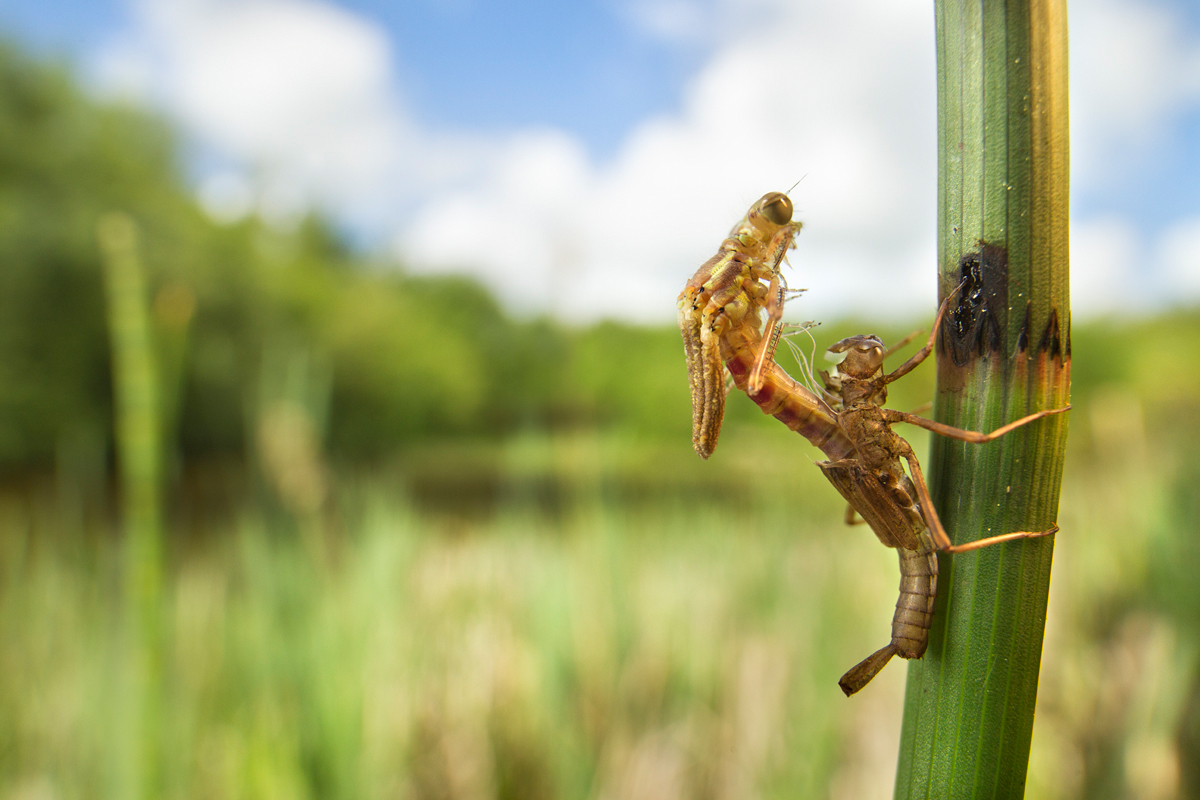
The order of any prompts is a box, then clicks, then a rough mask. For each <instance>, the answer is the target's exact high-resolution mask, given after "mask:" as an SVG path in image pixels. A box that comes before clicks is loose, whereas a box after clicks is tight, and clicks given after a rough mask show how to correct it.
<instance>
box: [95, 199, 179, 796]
mask: <svg viewBox="0 0 1200 800" xmlns="http://www.w3.org/2000/svg"><path fill="white" fill-rule="evenodd" d="M96 236H97V240H98V241H99V244H100V250H101V253H102V255H103V260H104V278H105V288H106V289H107V296H108V324H109V333H110V337H111V347H112V365H113V389H114V395H115V401H116V402H115V409H116V411H115V413H116V425H115V426H114V427H115V430H116V436H117V459H118V462H119V464H120V476H121V483H120V487H121V498H122V506H121V508H122V514H121V516H122V520H123V523H124V530H125V537H124V540H125V544H124V547H125V556H124V559H123V573H122V574H123V583H124V592H123V598H124V610H125V618H124V619H125V623H124V630H123V633H124V636H125V637H126V642H125V644H126V647H127V648H128V653H127V657H128V662H127V664H126V667H125V669H123V670H121V672H120V674H121V676H122V678H123V680H122V682H121V683H122V685H121V686H120V687H119V689H118V691H117V692H116V694H115V702H116V708H115V709H114V711H115V712H116V714H117V719H115V720H113V723H114V729H115V730H116V731H117V732H118V734H117V736H118V741H121V742H123V743H125V744H126V745H127V746H128V748H129V751H128V752H126V753H124V754H122V757H121V758H120V760H119V766H118V769H119V771H120V774H119V776H117V777H116V780H117V782H118V785H119V786H120V787H121V794H123V795H125V796H128V797H144V798H150V797H157V796H159V794H160V791H159V790H160V775H159V774H158V772H159V769H160V767H161V763H162V753H161V751H160V738H161V727H162V719H161V716H162V711H163V709H162V705H161V701H162V686H163V680H162V659H161V651H162V646H163V637H162V622H163V620H162V616H161V604H162V595H163V586H162V583H163V574H162V569H163V565H162V560H163V544H162V509H161V489H162V457H163V449H162V421H161V408H160V396H159V376H158V373H157V369H156V364H155V357H154V343H153V341H152V338H151V333H150V320H149V311H148V302H147V291H146V280H145V273H144V270H143V268H142V264H141V261H140V260H139V258H138V243H137V226H136V225H135V223H134V221H133V219H132V218H130V217H129V216H128V215H125V214H121V213H116V212H114V213H110V214H108V215H106V216H105V217H103V218H102V219H101V220H100V221H99V223H98V224H97V226H96Z"/></svg>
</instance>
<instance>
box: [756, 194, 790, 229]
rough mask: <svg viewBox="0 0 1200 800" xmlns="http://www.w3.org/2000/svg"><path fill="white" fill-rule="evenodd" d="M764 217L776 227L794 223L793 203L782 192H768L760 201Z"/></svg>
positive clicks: (759, 204)
mask: <svg viewBox="0 0 1200 800" xmlns="http://www.w3.org/2000/svg"><path fill="white" fill-rule="evenodd" d="M758 209H759V211H761V212H762V215H763V216H764V217H766V218H767V219H768V220H770V221H771V222H773V223H775V224H776V225H787V224H788V223H789V222H791V221H792V201H791V200H790V199H788V196H787V195H786V194H783V193H781V192H768V193H767V194H765V195H763V198H762V199H761V200H759V201H758Z"/></svg>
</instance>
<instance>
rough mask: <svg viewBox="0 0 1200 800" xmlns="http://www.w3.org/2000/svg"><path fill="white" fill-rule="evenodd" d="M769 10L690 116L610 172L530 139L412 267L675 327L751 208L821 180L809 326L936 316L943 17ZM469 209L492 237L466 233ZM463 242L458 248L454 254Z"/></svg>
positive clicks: (442, 221)
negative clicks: (688, 285) (937, 39)
mask: <svg viewBox="0 0 1200 800" xmlns="http://www.w3.org/2000/svg"><path fill="white" fill-rule="evenodd" d="M753 10H754V12H755V15H757V16H756V17H755V18H757V19H758V20H760V21H761V20H763V19H772V20H773V24H771V25H765V26H764V25H759V26H755V27H753V28H750V27H746V26H741V28H739V26H738V25H732V26H731V27H732V28H733V29H735V31H736V32H735V34H732V39H731V40H730V41H729V42H727V43H725V44H724V45H723V46H722V47H721V48H719V50H718V51H717V52H716V53H715V54H714V56H713V57H712V59H711V60H710V61H709V62H708V64H707V65H706V66H705V67H704V68H703V69H702V70H701V72H700V73H699V74H698V75H697V76H696V77H695V79H694V80H693V81H692V83H691V85H690V86H689V87H688V90H687V93H686V97H685V99H684V103H683V108H682V110H681V112H680V113H679V114H678V115H674V116H659V117H655V118H652V119H649V120H646V121H645V122H644V123H642V124H641V125H640V126H638V128H637V129H635V130H634V131H633V132H632V134H631V135H630V136H629V138H628V140H627V141H626V143H625V145H624V146H623V147H622V148H621V150H620V152H619V153H618V155H617V156H616V158H615V159H614V160H613V161H612V163H610V164H606V165H604V166H602V167H595V166H592V165H589V164H588V162H586V160H585V159H584V156H583V151H582V149H581V148H579V147H578V146H577V145H576V146H573V147H572V146H569V145H567V144H565V142H564V141H563V140H555V143H553V144H551V143H549V139H547V137H543V138H542V139H540V140H539V142H540V144H539V143H531V142H530V141H528V140H526V139H524V138H522V137H517V138H516V139H514V140H513V141H512V142H510V143H508V144H507V145H506V146H505V147H504V148H503V149H502V150H501V151H500V152H499V153H498V158H497V160H496V161H495V162H494V163H492V164H490V165H488V167H486V168H485V170H484V172H483V174H482V176H481V177H480V178H479V179H478V180H477V181H475V182H472V183H471V184H469V185H468V186H466V187H464V188H462V189H460V190H458V191H456V192H454V193H453V194H451V195H448V196H445V197H434V198H433V199H432V201H431V202H429V203H427V204H426V205H425V207H424V209H423V210H422V213H421V215H420V216H419V217H418V218H417V221H416V223H415V224H413V225H412V226H411V227H410V228H408V229H406V230H405V231H404V232H403V233H402V234H401V236H400V237H399V238H398V250H399V252H400V253H401V254H403V255H404V257H405V258H406V260H408V261H411V262H412V263H414V264H421V265H424V266H425V267H426V268H436V267H438V266H440V265H444V266H446V267H450V266H461V265H463V264H465V263H474V264H476V265H478V269H480V270H481V272H482V274H485V275H488V274H490V275H491V276H492V278H493V284H494V285H497V286H498V287H499V288H500V290H501V292H502V293H503V294H504V295H505V296H506V298H507V299H508V300H510V301H511V302H515V303H517V304H520V305H525V306H527V307H528V306H531V305H532V306H535V307H545V306H546V305H547V304H549V305H550V307H552V308H554V309H555V310H556V311H558V312H559V313H561V314H564V315H566V316H570V317H573V318H590V317H594V316H597V315H601V314H603V315H618V316H623V317H626V318H635V319H644V320H657V321H662V320H666V319H669V318H670V317H671V316H672V315H673V313H674V302H675V296H676V295H677V294H678V292H679V289H680V287H681V286H682V285H683V282H684V280H685V279H686V278H687V277H688V276H689V275H690V274H691V272H692V271H693V270H694V269H695V268H696V267H697V266H698V265H699V264H700V263H702V262H703V261H704V260H705V259H707V258H708V256H710V255H711V254H712V252H714V251H715V249H716V246H717V245H718V244H719V243H720V240H721V238H722V237H723V236H724V235H725V233H726V231H728V229H729V227H730V226H731V225H732V224H733V223H734V222H735V221H736V220H737V219H738V218H739V217H741V215H742V214H743V213H745V210H746V208H748V207H749V205H750V203H751V202H753V201H754V200H756V199H757V198H758V197H759V195H761V194H762V193H763V192H765V191H769V190H781V191H782V190H786V189H788V187H789V186H790V185H791V184H792V183H793V182H795V181H796V180H797V179H799V178H800V177H801V176H806V177H805V179H804V181H803V182H802V183H801V184H800V186H799V187H797V189H796V190H795V191H794V192H793V198H794V199H795V201H796V202H797V205H798V206H799V213H798V216H799V217H800V218H801V219H803V220H804V221H805V223H806V224H807V228H806V230H805V232H804V234H803V235H802V237H801V248H800V250H798V251H797V253H796V254H795V256H794V257H793V261H794V263H795V265H796V266H797V268H798V270H797V272H796V273H795V274H794V276H793V278H792V283H793V284H794V285H799V286H811V285H816V284H820V285H821V286H822V288H823V291H822V292H814V293H812V294H811V295H810V298H812V302H811V303H810V302H809V299H808V298H806V300H805V302H804V306H805V307H804V308H800V309H798V310H797V312H796V313H799V314H801V315H808V316H811V315H814V314H818V313H833V312H836V311H844V310H846V309H847V308H850V307H860V308H861V309H862V310H863V311H864V313H872V314H890V315H892V316H896V315H908V314H911V313H912V312H913V310H914V308H918V309H919V308H922V307H923V306H929V307H931V306H932V304H933V299H934V279H933V274H932V272H933V270H932V267H933V263H934V257H935V253H934V245H933V225H934V217H933V214H934V193H935V187H934V177H935V161H934V157H935V153H934V144H933V139H934V122H935V111H934V97H933V91H934V90H933V86H932V80H931V78H932V76H933V74H934V65H933V42H932V39H933V20H932V16H931V14H930V13H929V10H928V9H927V8H924V7H916V6H914V7H913V8H910V9H904V10H901V11H897V10H896V9H895V4H893V3H890V2H872V1H871V0H859V1H858V2H851V3H843V4H839V5H838V6H837V7H836V9H835V8H832V7H826V8H822V9H819V10H818V9H810V10H809V12H807V13H787V9H786V7H783V8H774V9H769V8H764V7H763V4H758V6H756V7H754V8H753ZM724 11H725V13H726V14H729V15H731V16H734V17H737V16H739V15H742V14H743V13H745V12H746V11H747V8H746V7H745V6H744V5H743V4H738V3H730V4H729V7H728V8H726V9H725V10H724ZM768 13H769V14H770V15H771V16H769V17H765V16H763V15H766V14H768ZM742 28H744V29H742ZM847 31H853V34H854V44H853V47H851V46H848V45H847V42H846V32H847ZM564 151H570V152H571V156H570V157H569V158H567V157H564V155H563V153H564ZM545 174H557V175H559V179H558V180H557V181H556V183H555V184H554V185H553V187H549V186H547V185H544V184H543V183H539V184H538V185H539V186H542V187H543V189H546V190H545V191H541V192H539V193H536V194H534V193H531V192H530V191H528V190H527V189H524V188H522V183H523V181H522V180H518V179H517V176H521V175H530V176H533V175H545ZM525 180H530V179H529V178H527V179H525ZM466 209H471V210H473V211H474V213H476V214H478V215H479V218H478V222H477V223H472V224H471V225H469V226H468V225H463V224H461V222H462V217H463V214H464V212H465V210H466ZM451 230H456V231H457V232H458V234H457V235H458V236H459V237H460V238H459V241H457V242H456V243H455V244H454V245H453V246H447V245H446V238H447V235H448V233H449V232H450V231H451ZM831 276H836V277H831ZM885 285H886V286H889V287H891V288H888V289H883V288H882V287H883V286H885ZM930 310H931V309H930Z"/></svg>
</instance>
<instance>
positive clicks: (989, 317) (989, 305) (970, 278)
mask: <svg viewBox="0 0 1200 800" xmlns="http://www.w3.org/2000/svg"><path fill="white" fill-rule="evenodd" d="M958 280H959V281H960V282H962V281H965V283H964V284H963V287H962V288H961V289H959V290H958V298H957V301H956V302H955V304H954V308H953V309H952V310H951V311H950V316H949V319H947V320H946V324H945V326H944V327H943V329H942V331H943V333H942V341H943V343H944V346H945V348H946V350H947V351H948V352H949V354H950V358H951V359H952V360H953V361H954V364H955V365H956V366H959V367H962V366H965V365H966V364H967V362H968V361H970V360H971V358H972V356H976V357H978V356H984V355H987V354H988V353H998V352H1002V351H1003V348H1004V334H1003V327H1002V324H1001V320H1000V317H999V316H998V315H999V314H1003V313H1004V312H1005V311H1006V310H1007V308H1008V250H1006V249H1005V248H1004V247H1001V246H1000V245H994V244H988V243H987V242H984V241H983V240H980V241H979V250H978V251H977V252H974V253H966V254H964V255H963V257H962V258H960V259H959V260H958Z"/></svg>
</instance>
